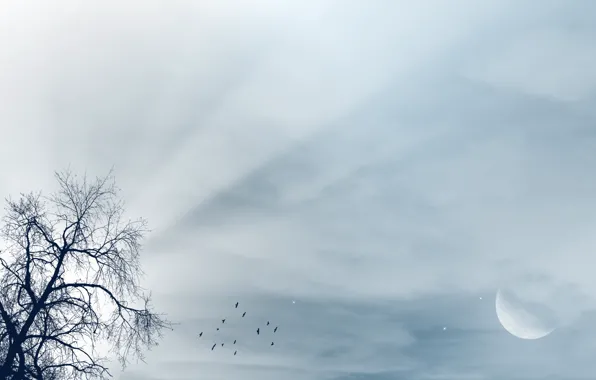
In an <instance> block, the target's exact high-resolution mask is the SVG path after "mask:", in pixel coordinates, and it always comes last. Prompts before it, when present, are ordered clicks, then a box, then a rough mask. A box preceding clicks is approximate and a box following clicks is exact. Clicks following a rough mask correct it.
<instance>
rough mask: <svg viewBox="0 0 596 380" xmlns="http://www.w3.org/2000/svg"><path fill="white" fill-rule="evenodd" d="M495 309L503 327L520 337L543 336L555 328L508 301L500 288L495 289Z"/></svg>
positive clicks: (537, 337)
mask: <svg viewBox="0 0 596 380" xmlns="http://www.w3.org/2000/svg"><path fill="white" fill-rule="evenodd" d="M495 309H496V311H497V318H498V319H499V322H501V325H502V326H503V328H505V330H507V332H509V333H510V334H511V335H513V336H515V337H518V338H520V339H540V338H544V337H545V336H547V335H549V334H550V333H552V332H553V331H554V330H555V329H554V328H550V327H546V326H545V324H544V323H543V322H542V321H541V320H540V319H539V318H538V317H537V316H535V315H534V314H532V313H530V312H528V311H527V310H525V309H524V308H523V307H522V306H521V305H515V304H514V303H513V302H510V301H509V300H508V299H507V297H506V296H505V295H504V294H503V292H502V291H501V289H499V290H498V291H497V297H496V300H495Z"/></svg>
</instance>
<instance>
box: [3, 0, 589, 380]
mask: <svg viewBox="0 0 596 380" xmlns="http://www.w3.org/2000/svg"><path fill="white" fill-rule="evenodd" d="M2 7H3V11H2V12H1V13H0V46H2V48H1V49H0V128H2V132H3V133H2V135H3V136H4V137H3V139H2V149H0V166H1V169H2V172H3V173H4V174H3V175H2V176H1V177H0V191H1V192H2V194H4V195H6V194H9V193H12V194H15V193H18V192H19V191H27V190H33V189H44V190H47V191H49V190H51V188H52V174H53V170H56V169H61V168H65V167H66V166H67V165H69V164H70V165H71V167H72V168H73V169H75V170H80V171H84V170H86V171H87V173H88V174H90V175H96V174H97V175H101V174H105V173H106V172H107V170H108V169H109V168H110V167H111V166H114V167H115V174H116V179H117V181H118V183H119V185H120V187H121V188H122V194H123V196H124V197H125V199H126V201H127V205H128V211H129V213H130V215H131V216H144V217H146V218H148V219H149V222H150V226H151V227H152V228H153V232H152V233H151V234H150V236H149V237H148V241H147V244H146V250H145V254H144V258H143V265H144V268H145V271H146V272H147V277H146V284H147V286H148V287H150V288H152V289H153V293H154V296H155V305H156V307H158V308H159V309H160V310H161V311H164V312H166V313H169V315H170V318H171V319H173V320H174V321H179V322H181V324H180V325H179V326H177V328H176V329H175V331H173V332H172V333H169V334H168V335H167V337H166V338H165V339H164V341H163V342H162V344H161V345H160V346H159V347H157V348H156V349H155V350H154V351H153V352H151V353H149V355H148V357H147V363H146V364H144V363H140V364H138V365H133V366H131V367H130V368H128V369H127V370H126V371H125V372H124V373H117V375H116V378H120V379H122V380H134V379H155V380H158V379H160V380H161V379H197V378H199V379H209V380H211V379H213V380H215V379H226V380H228V379H234V378H243V379H248V380H252V379H254V380H257V379H258V380H268V379H276V380H277V379H280V378H281V379H287V380H302V379H304V380H323V379H324V380H389V379H392V380H393V379H395V380H401V379H408V380H431V379H436V380H439V379H442V380H462V379H469V380H476V379H478V380H497V379H508V380H530V379H535V380H553V379H567V380H580V379H592V378H593V373H594V372H595V371H596V361H595V360H594V358H595V357H596V328H594V327H593V326H594V322H595V321H596V314H595V313H594V311H595V310H596V276H595V275H594V268H595V267H596V265H595V264H596V260H595V259H594V257H595V256H594V253H595V249H596V238H594V236H595V235H594V233H593V231H594V229H595V227H596V217H595V215H596V177H595V176H594V173H596V170H595V169H596V112H595V111H594V110H595V109H596V104H595V103H596V101H595V100H596V91H595V90H596V45H595V44H594V43H593V41H594V40H595V39H596V29H595V25H596V16H594V15H596V4H594V3H593V2H591V1H568V0H566V1H549V2H543V1H538V0H534V1H523V0H522V1H519V0H517V1H512V0H484V1H476V0H451V1H447V0H441V1H440V0H421V1H398V0H393V1H391V0H386V1H382V0H378V1H355V0H346V1H329V0H307V1H305V0H301V1H294V0H287V1H283V2H281V1H273V0H254V1H250V2H248V1H232V0H201V1H198V0H197V1H190V0H188V1H182V0H170V1H161V2H159V1H155V0H145V1H143V2H141V1H129V2H117V1H112V0H110V1H104V2H101V3H95V4H91V3H82V2H78V1H64V0H56V1H53V2H51V4H50V3H48V2H43V1H29V2H18V1H13V0H9V1H7V2H5V3H3V5H2ZM504 286H506V287H511V288H515V289H517V290H519V291H520V292H525V293H526V295H529V296H531V297H533V298H534V299H536V300H539V301H540V302H543V303H544V304H546V305H548V307H549V308H551V309H552V310H553V311H554V312H555V313H556V315H557V319H558V321H559V325H558V328H557V329H556V330H555V331H554V332H553V333H552V334H551V335H549V336H548V337H546V338H544V339H541V340H536V341H526V340H521V339H517V338H515V337H513V336H512V335H510V334H508V333H507V332H506V331H505V330H504V329H503V328H502V327H501V325H500V324H499V322H498V320H497V317H496V314H495V305H494V299H495V292H496V290H497V289H498V288H500V287H504ZM236 300H239V301H240V303H241V305H242V306H241V307H240V308H239V309H242V310H247V317H246V318H244V319H241V318H239V317H238V315H236V316H235V317H234V316H233V314H230V313H233V312H235V310H234V309H233V304H234V303H235V302H236ZM293 300H295V301H296V302H295V303H292V301H293ZM224 316H228V318H229V319H228V321H227V322H226V324H227V325H229V328H228V329H227V330H222V331H221V335H222V336H223V337H224V338H226V339H233V338H234V337H237V339H238V340H239V343H238V346H239V354H238V355H237V356H233V355H232V354H231V351H230V350H229V349H228V350H226V349H224V348H221V349H220V348H219V347H218V349H216V350H215V351H213V352H211V351H210V347H211V342H212V341H213V339H215V338H214V337H213V336H212V335H211V334H212V332H213V330H214V328H215V326H217V324H218V321H219V320H220V319H221V318H222V317H224ZM267 319H270V320H271V321H272V323H273V324H279V325H280V330H279V331H278V332H277V333H276V336H275V338H276V345H275V346H274V347H270V346H269V342H270V339H269V338H270V336H271V334H270V333H268V332H265V333H264V335H263V336H259V337H256V336H255V334H254V330H255V329H256V326H258V325H259V324H262V322H263V321H265V320H267ZM445 327H446V329H445ZM199 331H205V341H200V340H198V339H196V334H197V333H198V332H199ZM228 342H229V341H228ZM228 344H229V343H228ZM225 348H227V347H225Z"/></svg>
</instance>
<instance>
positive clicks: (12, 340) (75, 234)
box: [0, 171, 172, 380]
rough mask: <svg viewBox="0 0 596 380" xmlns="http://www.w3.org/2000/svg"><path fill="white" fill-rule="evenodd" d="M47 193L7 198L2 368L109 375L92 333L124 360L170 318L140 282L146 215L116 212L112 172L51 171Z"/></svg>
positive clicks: (23, 374) (0, 309) (0, 301)
mask: <svg viewBox="0 0 596 380" xmlns="http://www.w3.org/2000/svg"><path fill="white" fill-rule="evenodd" d="M56 179H57V181H58V184H59V190H58V191H57V192H56V193H54V194H52V195H51V196H49V197H42V196H41V194H40V193H38V194H34V193H30V194H21V197H20V199H18V200H12V199H10V198H9V199H8V200H7V207H6V215H5V217H4V226H3V228H2V230H1V233H2V237H3V238H4V240H5V243H6V246H5V249H4V250H3V251H2V252H1V253H0V264H1V266H0V271H1V272H0V374H1V375H0V378H2V379H11V380H21V379H45V380H48V379H64V380H69V379H92V378H101V379H103V378H107V377H111V374H110V373H109V372H108V367H107V361H106V357H105V355H101V353H100V352H99V351H98V346H97V345H98V344H99V343H100V342H104V343H108V344H111V346H112V349H111V352H112V353H115V354H116V355H117V357H118V359H119V361H120V363H121V365H122V367H125V366H126V365H127V364H128V363H129V360H130V357H131V356H132V357H136V358H137V359H141V360H143V359H144V356H143V351H144V350H145V349H150V347H151V346H154V345H157V341H158V340H159V338H161V337H162V333H163V330H164V329H165V328H171V326H172V324H171V323H170V322H169V321H167V320H166V319H165V317H164V316H163V315H162V314H157V313H155V312H153V311H152V307H151V304H150V301H151V296H150V294H146V293H145V290H144V289H143V288H142V287H141V284H140V280H141V276H142V271H141V268H140V265H139V254H140V248H141V245H140V242H141V240H142V238H143V236H144V234H145V233H146V232H147V230H146V222H145V221H144V220H142V219H139V220H136V221H125V220H124V215H123V213H124V209H123V203H122V202H121V201H120V200H119V199H118V196H117V195H118V189H117V188H116V186H115V184H114V181H113V177H112V172H110V174H108V175H107V176H106V177H104V178H98V179H96V180H95V181H90V182H88V181H87V179H86V178H83V179H77V177H76V176H75V175H73V174H72V173H71V172H70V171H66V172H62V173H56Z"/></svg>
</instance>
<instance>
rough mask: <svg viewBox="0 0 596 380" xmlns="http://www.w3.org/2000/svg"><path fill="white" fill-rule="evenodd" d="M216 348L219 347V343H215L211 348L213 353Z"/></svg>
mask: <svg viewBox="0 0 596 380" xmlns="http://www.w3.org/2000/svg"><path fill="white" fill-rule="evenodd" d="M215 346H217V343H215V344H214V345H213V347H211V351H213V350H214V349H215Z"/></svg>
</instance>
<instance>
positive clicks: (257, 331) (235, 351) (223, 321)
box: [199, 302, 279, 355]
mask: <svg viewBox="0 0 596 380" xmlns="http://www.w3.org/2000/svg"><path fill="white" fill-rule="evenodd" d="M238 304H239V302H236V305H235V306H234V308H235V309H238ZM245 316H246V311H245V312H243V313H242V318H244V317H245ZM225 323H226V319H225V318H224V319H222V320H221V324H222V325H223V324H225ZM270 324H271V323H270V322H269V321H267V324H266V326H269V325H270ZM278 327H279V326H275V328H274V329H273V332H274V333H276V332H277V328H278ZM217 331H219V327H218V328H217ZM256 333H257V335H261V328H260V327H257V330H256ZM202 336H203V332H202V331H201V333H200V334H199V338H201V337H202ZM232 344H236V339H234V342H233V343H232ZM223 345H224V344H223V343H221V346H222V347H223ZM273 345H275V343H274V342H271V346H273ZM215 347H217V342H216V343H214V344H213V346H212V347H211V351H213V350H215ZM237 353H238V350H234V355H236V354H237Z"/></svg>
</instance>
